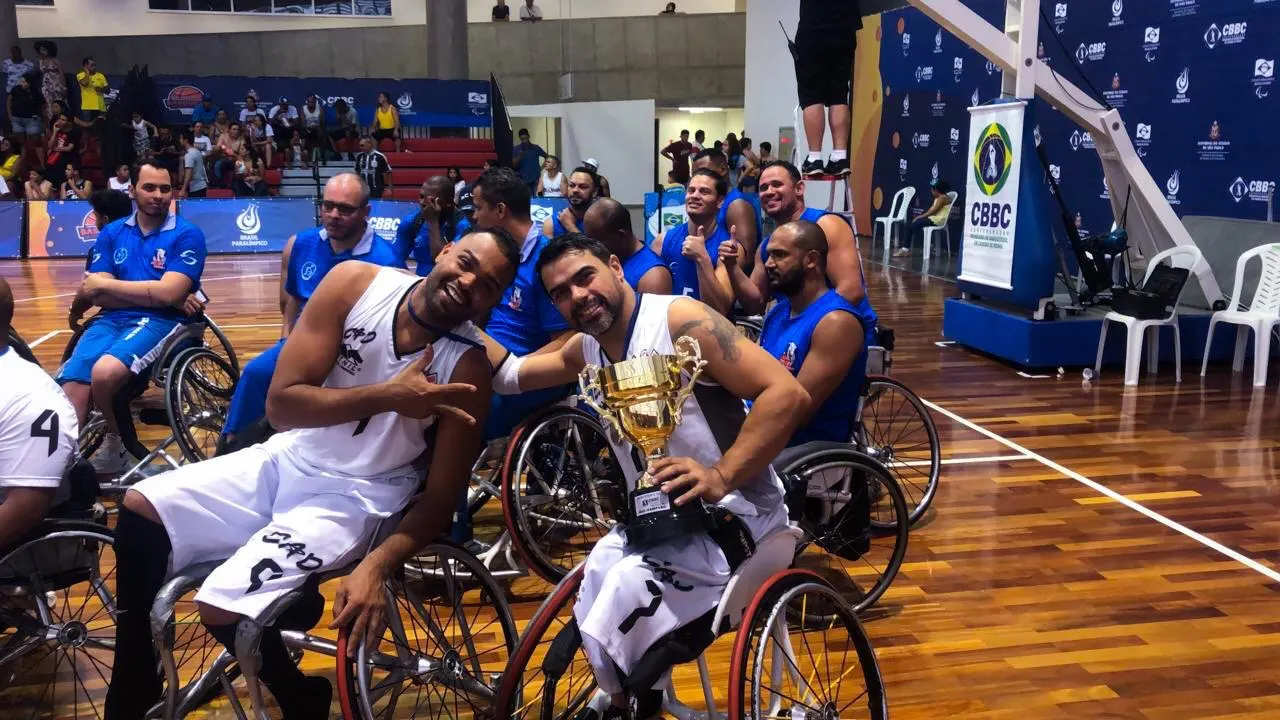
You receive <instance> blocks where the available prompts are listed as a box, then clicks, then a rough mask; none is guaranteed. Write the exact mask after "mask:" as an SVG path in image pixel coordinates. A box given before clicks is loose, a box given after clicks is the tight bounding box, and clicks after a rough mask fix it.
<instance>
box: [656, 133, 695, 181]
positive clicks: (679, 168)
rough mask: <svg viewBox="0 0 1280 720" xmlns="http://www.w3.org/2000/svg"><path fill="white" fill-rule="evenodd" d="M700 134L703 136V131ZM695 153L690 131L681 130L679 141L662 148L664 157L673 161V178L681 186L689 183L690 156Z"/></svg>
mask: <svg viewBox="0 0 1280 720" xmlns="http://www.w3.org/2000/svg"><path fill="white" fill-rule="evenodd" d="M698 134H699V135H701V134H702V131H701V130H699V131H698ZM693 152H694V150H693V143H691V142H689V131H688V130H681V131H680V139H679V140H676V141H675V142H672V143H670V144H669V145H667V146H666V147H664V148H662V157H664V158H666V159H668V160H670V161H671V177H672V178H674V180H675V182H677V183H679V184H681V185H684V184H686V183H688V182H689V156H690V155H692V154H693Z"/></svg>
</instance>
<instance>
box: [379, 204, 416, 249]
mask: <svg viewBox="0 0 1280 720" xmlns="http://www.w3.org/2000/svg"><path fill="white" fill-rule="evenodd" d="M419 207H420V206H419V205H418V203H416V202H414V201H412V200H370V201H369V227H371V228H373V231H374V232H375V233H377V234H378V237H380V238H382V239H383V240H386V241H387V242H389V243H394V242H395V241H396V231H397V230H399V229H400V221H401V220H403V219H405V218H406V217H408V216H409V215H412V214H414V213H416V212H418V209H419Z"/></svg>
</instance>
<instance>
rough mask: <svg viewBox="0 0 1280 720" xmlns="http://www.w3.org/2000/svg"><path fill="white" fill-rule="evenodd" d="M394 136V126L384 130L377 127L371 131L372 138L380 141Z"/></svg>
mask: <svg viewBox="0 0 1280 720" xmlns="http://www.w3.org/2000/svg"><path fill="white" fill-rule="evenodd" d="M395 136H396V129H395V128H388V129H386V130H384V129H382V128H378V129H376V130H374V131H373V139H374V140H376V141H377V142H382V141H383V140H390V139H393V138H394V137H395Z"/></svg>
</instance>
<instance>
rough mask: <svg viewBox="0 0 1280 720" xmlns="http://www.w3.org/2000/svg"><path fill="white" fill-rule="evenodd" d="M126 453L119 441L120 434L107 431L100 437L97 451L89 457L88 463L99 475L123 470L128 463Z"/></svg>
mask: <svg viewBox="0 0 1280 720" xmlns="http://www.w3.org/2000/svg"><path fill="white" fill-rule="evenodd" d="M128 454H129V452H128V451H127V450H125V449H124V443H122V442H120V436H119V435H115V434H113V433H107V434H106V436H104V437H103V438H102V444H101V445H99V446H98V451H97V452H95V453H94V454H93V457H91V458H89V464H90V465H92V466H93V470H94V472H96V473H98V474H99V475H111V474H113V473H118V472H123V471H124V469H125V467H126V466H127V465H128Z"/></svg>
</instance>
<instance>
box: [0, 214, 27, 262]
mask: <svg viewBox="0 0 1280 720" xmlns="http://www.w3.org/2000/svg"><path fill="white" fill-rule="evenodd" d="M21 253H22V202H21V201H8V202H0V258H16V257H19V256H20V255H21Z"/></svg>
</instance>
